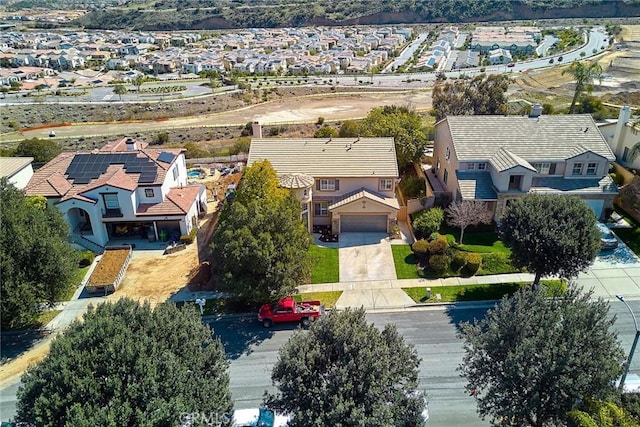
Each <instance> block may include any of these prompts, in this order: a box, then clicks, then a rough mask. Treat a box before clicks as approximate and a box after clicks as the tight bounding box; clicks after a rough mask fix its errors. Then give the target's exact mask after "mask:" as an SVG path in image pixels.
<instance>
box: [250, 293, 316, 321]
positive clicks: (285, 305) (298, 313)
mask: <svg viewBox="0 0 640 427" xmlns="http://www.w3.org/2000/svg"><path fill="white" fill-rule="evenodd" d="M323 314H324V305H322V304H321V303H320V301H302V302H297V301H296V300H295V299H294V298H293V297H287V298H282V299H280V300H279V301H278V302H276V303H274V304H264V305H263V306H262V307H260V311H259V312H258V321H259V322H261V323H262V326H264V327H265V328H269V327H271V326H272V325H273V324H274V323H298V322H299V323H300V324H301V325H302V326H304V327H307V326H309V325H310V324H311V322H312V321H314V320H316V319H317V318H319V317H320V316H322V315H323Z"/></svg>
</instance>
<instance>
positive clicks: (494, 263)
mask: <svg viewBox="0 0 640 427" xmlns="http://www.w3.org/2000/svg"><path fill="white" fill-rule="evenodd" d="M391 251H392V252H393V263H394V264H395V267H396V275H397V276H398V279H419V278H426V279H437V278H439V277H455V276H462V275H463V274H462V273H461V272H460V271H455V270H453V269H451V268H449V269H448V270H447V271H445V272H444V274H442V275H437V274H436V273H435V272H433V271H431V270H418V268H417V263H416V259H415V257H414V255H413V251H412V250H411V246H410V245H391ZM470 252H476V251H470ZM477 252H481V253H482V266H481V267H480V270H479V271H478V272H477V273H476V276H486V275H489V274H504V273H517V272H518V269H516V268H515V267H514V266H513V265H511V262H510V261H509V258H508V255H505V254H502V253H491V252H489V253H486V252H482V251H477Z"/></svg>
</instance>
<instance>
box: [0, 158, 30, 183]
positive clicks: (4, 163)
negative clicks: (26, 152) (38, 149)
mask: <svg viewBox="0 0 640 427" xmlns="http://www.w3.org/2000/svg"><path fill="white" fill-rule="evenodd" d="M31 162H33V157H0V177H7V178H11V177H12V176H13V175H15V174H16V173H18V172H20V171H21V170H22V169H24V168H26V167H27V166H29V165H30V164H31Z"/></svg>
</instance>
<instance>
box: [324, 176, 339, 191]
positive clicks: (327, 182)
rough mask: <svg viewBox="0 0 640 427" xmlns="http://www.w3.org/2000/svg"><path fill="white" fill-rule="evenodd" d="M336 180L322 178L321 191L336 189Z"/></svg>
mask: <svg viewBox="0 0 640 427" xmlns="http://www.w3.org/2000/svg"><path fill="white" fill-rule="evenodd" d="M335 189H336V180H335V179H321V180H320V191H335Z"/></svg>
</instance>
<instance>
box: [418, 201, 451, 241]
mask: <svg viewBox="0 0 640 427" xmlns="http://www.w3.org/2000/svg"><path fill="white" fill-rule="evenodd" d="M443 218H444V211H443V210H442V209H441V208H438V207H436V208H431V209H428V210H424V211H420V212H418V213H417V214H416V215H415V218H414V219H413V228H415V229H416V231H417V232H418V233H419V234H421V235H422V236H429V235H430V234H431V233H434V232H436V231H438V230H439V229H440V225H441V224H442V219H443Z"/></svg>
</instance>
